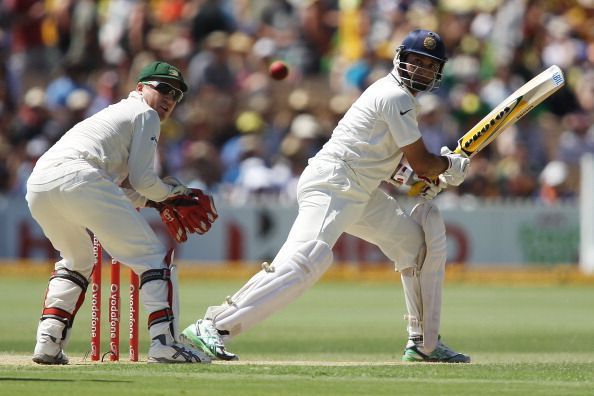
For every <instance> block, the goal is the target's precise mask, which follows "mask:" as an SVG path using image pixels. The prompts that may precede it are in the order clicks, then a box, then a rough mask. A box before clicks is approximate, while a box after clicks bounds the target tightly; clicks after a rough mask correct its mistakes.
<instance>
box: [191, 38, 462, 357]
mask: <svg viewBox="0 0 594 396" xmlns="http://www.w3.org/2000/svg"><path fill="white" fill-rule="evenodd" d="M445 63H446V48H445V45H444V43H443V41H442V39H441V38H440V36H439V35H438V34H437V33H435V32H431V31H428V30H414V31H412V32H410V33H409V34H408V35H407V36H406V37H405V39H404V40H403V42H402V45H400V47H399V48H398V49H397V51H396V55H395V57H394V68H393V69H392V71H391V72H390V73H389V74H388V75H386V76H385V77H383V78H381V79H379V80H378V81H376V82H375V83H373V84H372V85H371V86H370V87H369V88H367V89H366V90H365V91H364V92H363V93H362V95H361V96H360V97H359V98H358V99H357V100H356V101H355V102H354V104H353V105H352V106H351V107H350V109H349V110H348V111H347V112H346V114H345V115H344V117H343V118H342V120H340V122H339V123H338V125H337V126H336V128H335V129H334V131H333V133H332V136H331V138H330V140H329V141H328V142H327V143H326V144H325V145H324V147H323V148H322V149H321V150H320V151H319V152H318V153H317V154H316V155H315V156H314V157H313V158H311V159H310V160H309V164H308V166H307V168H306V169H305V170H304V172H303V174H302V175H301V177H300V180H299V183H298V187H297V189H298V195H297V197H298V204H299V213H298V215H297V218H296V220H295V222H294V224H293V226H292V228H291V230H290V232H289V235H288V237H287V240H286V242H285V243H284V245H283V246H282V248H281V249H280V251H279V252H278V254H277V255H276V257H275V258H274V260H273V261H272V263H270V264H268V263H264V265H263V268H262V270H261V271H260V272H258V273H257V274H256V275H254V276H253V277H252V278H251V279H250V280H249V281H248V282H247V283H246V284H245V285H244V286H243V287H242V288H241V289H239V290H238V291H237V292H236V293H235V294H234V295H232V296H230V297H228V298H227V299H226V300H225V302H224V303H223V304H222V305H219V306H211V307H209V308H208V309H207V311H206V314H205V316H204V318H203V319H199V320H198V321H197V322H196V323H195V324H191V325H190V326H188V327H187V328H186V329H185V330H184V331H183V332H182V336H181V341H182V342H184V343H186V344H188V345H192V346H195V347H198V348H201V349H202V350H204V351H205V352H208V353H209V354H210V355H211V356H212V357H214V358H218V359H223V360H232V359H236V358H237V356H236V355H235V354H233V353H231V352H229V351H227V350H226V348H225V342H227V341H228V340H230V339H232V338H233V337H235V336H237V335H239V334H241V333H242V332H244V331H246V330H248V329H249V328H251V327H252V326H254V325H256V324H258V323H259V322H261V321H262V320H264V319H265V318H266V317H268V316H269V315H271V314H273V313H274V312H276V311H278V310H280V309H281V308H283V307H284V306H286V305H287V304H289V303H290V302H292V301H294V300H295V299H296V298H297V297H299V296H300V295H301V294H302V293H303V292H305V290H307V289H308V288H309V287H311V286H312V285H313V284H314V283H315V282H316V281H317V280H318V279H320V277H321V276H322V275H323V274H324V272H325V271H326V270H327V269H328V268H329V266H330V265H331V264H332V261H333V254H332V247H333V246H334V244H335V243H336V241H337V239H338V238H339V237H340V236H341V234H342V233H344V232H346V233H349V234H351V235H354V236H357V237H360V238H362V239H364V240H366V241H368V242H371V243H373V244H375V245H377V246H378V247H379V248H380V249H381V250H382V252H383V253H384V254H385V255H386V256H387V257H388V258H389V259H390V260H391V261H393V262H394V264H395V267H396V270H397V271H399V272H400V274H401V280H402V284H403V290H404V297H405V300H406V308H407V314H406V315H405V320H406V321H407V327H406V328H407V331H408V342H407V343H406V346H405V348H404V353H403V355H402V360H403V361H407V362H447V363H468V362H470V357H469V356H467V355H465V354H462V353H458V352H456V351H454V350H452V349H451V348H449V347H447V346H446V345H445V344H444V343H443V342H442V341H441V338H440V333H439V328H440V317H441V296H442V286H443V280H444V273H445V263H446V233H445V225H444V222H443V219H442V217H441V215H440V213H439V210H438V209H437V207H436V206H434V205H433V204H432V203H431V202H430V200H431V199H432V198H434V197H435V196H436V195H437V194H438V193H439V192H440V191H441V189H442V188H444V187H446V186H447V185H454V186H457V185H459V184H460V183H462V181H463V180H464V178H465V177H466V175H467V172H468V168H469V164H470V162H469V159H468V158H466V157H464V156H461V155H459V154H456V153H453V152H452V151H451V150H449V149H448V148H447V147H443V148H442V149H441V155H434V154H432V153H430V152H429V151H428V150H427V148H426V147H425V144H424V143H423V140H422V138H421V132H420V131H419V127H418V123H417V119H416V116H417V106H418V104H417V100H416V98H415V97H416V96H417V94H418V93H420V92H424V91H430V90H432V89H434V88H436V87H438V85H439V83H440V81H441V77H442V71H443V67H444V65H445ZM413 173H414V174H416V175H417V176H418V177H419V178H421V179H422V180H424V181H425V187H424V188H423V189H422V191H421V197H420V198H418V201H417V202H415V205H412V206H411V207H410V208H409V207H405V205H403V204H401V203H399V202H398V200H396V199H395V198H393V197H391V196H389V195H388V194H386V193H385V192H384V191H383V190H382V189H380V184H381V183H382V182H383V181H390V182H393V183H397V184H398V183H402V182H404V181H406V179H409V178H410V176H411V175H412V174H413ZM409 206H410V205H409Z"/></svg>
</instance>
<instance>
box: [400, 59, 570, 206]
mask: <svg viewBox="0 0 594 396" xmlns="http://www.w3.org/2000/svg"><path fill="white" fill-rule="evenodd" d="M563 85H565V78H564V77H563V72H562V71H561V69H560V68H559V67H558V66H556V65H553V66H551V67H549V68H548V69H546V70H545V71H543V72H542V73H540V74H539V75H537V76H536V77H534V78H533V79H532V80H530V81H528V82H527V83H526V84H524V85H522V86H521V87H520V88H518V89H517V90H516V91H515V92H514V93H512V94H511V95H510V96H508V97H507V98H506V99H505V100H504V101H503V102H501V104H499V105H497V107H495V108H494V109H493V110H492V111H491V112H490V113H489V114H487V115H486V116H485V118H483V119H482V120H480V121H479V122H478V123H477V124H476V125H475V126H473V127H472V128H471V129H470V130H469V131H468V132H466V133H465V134H464V136H462V137H461V138H460V139H459V140H458V146H457V147H456V149H455V150H454V152H455V153H457V154H461V155H464V156H466V157H468V158H472V157H474V156H475V154H476V153H478V152H479V151H481V150H482V149H484V148H485V147H486V146H487V145H488V144H489V143H491V142H492V141H493V140H494V139H495V138H496V137H497V136H499V135H500V134H501V132H503V131H504V130H505V128H507V127H508V126H510V125H512V124H514V123H516V122H517V121H518V120H519V119H520V118H522V117H524V116H525V115H526V114H528V112H529V111H530V110H532V109H533V108H535V107H536V106H538V105H539V104H540V103H542V102H543V101H544V100H545V99H546V98H548V97H549V96H551V95H552V94H554V93H555V92H557V91H558V90H559V89H560V88H561V87H562V86H563ZM424 185H425V183H424V182H422V181H418V182H416V183H414V184H413V185H412V186H411V188H410V190H409V192H408V195H409V196H417V195H419V193H420V192H421V190H422V189H423V187H424Z"/></svg>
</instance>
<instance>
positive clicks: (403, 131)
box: [380, 95, 421, 147]
mask: <svg viewBox="0 0 594 396" xmlns="http://www.w3.org/2000/svg"><path fill="white" fill-rule="evenodd" d="M380 108H381V110H382V111H381V114H382V115H383V120H384V122H385V123H386V124H387V125H388V129H389V130H390V134H391V135H392V137H393V138H394V141H395V142H396V144H397V145H398V147H404V146H408V145H409V144H412V143H414V142H416V141H417V140H419V139H420V138H421V131H420V130H419V124H418V122H417V107H416V103H415V102H414V100H412V99H410V98H409V97H408V95H407V96H404V95H394V96H392V95H390V96H387V97H384V98H382V100H381V102H380Z"/></svg>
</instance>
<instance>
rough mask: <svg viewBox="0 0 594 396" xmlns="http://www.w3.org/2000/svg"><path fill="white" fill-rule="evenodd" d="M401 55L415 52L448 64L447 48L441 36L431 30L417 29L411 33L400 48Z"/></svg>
mask: <svg viewBox="0 0 594 396" xmlns="http://www.w3.org/2000/svg"><path fill="white" fill-rule="evenodd" d="M398 49H399V50H400V54H401V55H405V54H407V53H409V52H413V53H415V54H419V55H425V56H428V57H430V58H433V59H435V60H437V61H439V62H441V64H442V66H443V64H444V63H445V62H446V60H447V58H446V48H445V44H444V43H443V40H442V39H441V37H439V35H438V34H437V33H435V32H432V31H430V30H424V29H417V30H413V31H412V32H410V33H409V34H408V35H407V36H406V37H405V38H404V40H403V41H402V44H401V45H400V47H399V48H398Z"/></svg>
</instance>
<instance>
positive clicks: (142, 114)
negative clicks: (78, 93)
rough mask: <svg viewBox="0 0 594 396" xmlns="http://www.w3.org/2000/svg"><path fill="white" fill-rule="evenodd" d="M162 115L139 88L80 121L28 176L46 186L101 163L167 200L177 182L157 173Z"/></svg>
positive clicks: (104, 170) (109, 174)
mask: <svg viewBox="0 0 594 396" xmlns="http://www.w3.org/2000/svg"><path fill="white" fill-rule="evenodd" d="M160 130H161V129H160V120H159V115H158V114H157V112H156V111H155V110H153V109H152V108H151V107H150V106H149V105H148V104H147V103H146V102H145V101H144V99H143V97H142V95H141V94H139V93H138V92H136V91H133V92H130V94H129V95H128V97H127V98H126V99H122V100H121V101H120V102H118V103H116V104H113V105H111V106H109V107H107V108H105V109H103V110H101V111H100V112H98V113H96V114H94V115H92V116H91V117H89V118H87V119H85V120H83V121H81V122H79V123H78V124H76V125H75V126H74V127H72V129H70V130H69V131H68V132H66V133H65V134H64V136H62V138H61V139H60V140H59V141H58V142H57V143H56V144H54V145H53V146H52V147H51V148H50V149H49V150H48V151H47V152H46V153H44V154H43V155H42V156H41V158H39V160H38V161H37V163H36V165H35V168H34V169H33V172H32V174H31V176H30V178H29V180H28V186H29V188H33V189H39V190H45V189H49V188H53V187H55V186H56V185H59V184H62V183H65V182H67V181H69V180H71V179H72V178H74V175H75V174H76V173H77V172H79V171H81V170H85V169H90V168H92V169H97V170H99V171H100V172H101V174H102V175H103V176H104V177H105V178H107V179H109V180H111V181H113V182H114V183H116V184H118V185H119V184H120V183H121V182H122V181H123V180H125V179H126V178H127V177H128V179H129V182H130V184H131V186H132V187H133V188H134V190H136V191H137V192H138V193H140V194H141V195H143V196H144V197H147V198H149V199H151V200H153V201H162V200H164V199H165V198H166V197H167V196H168V195H169V193H170V191H171V189H172V187H171V186H170V185H168V184H165V183H163V182H162V181H161V179H160V178H159V176H158V175H157V174H156V173H155V170H154V162H155V152H156V148H157V142H158V140H159V134H160Z"/></svg>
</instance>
